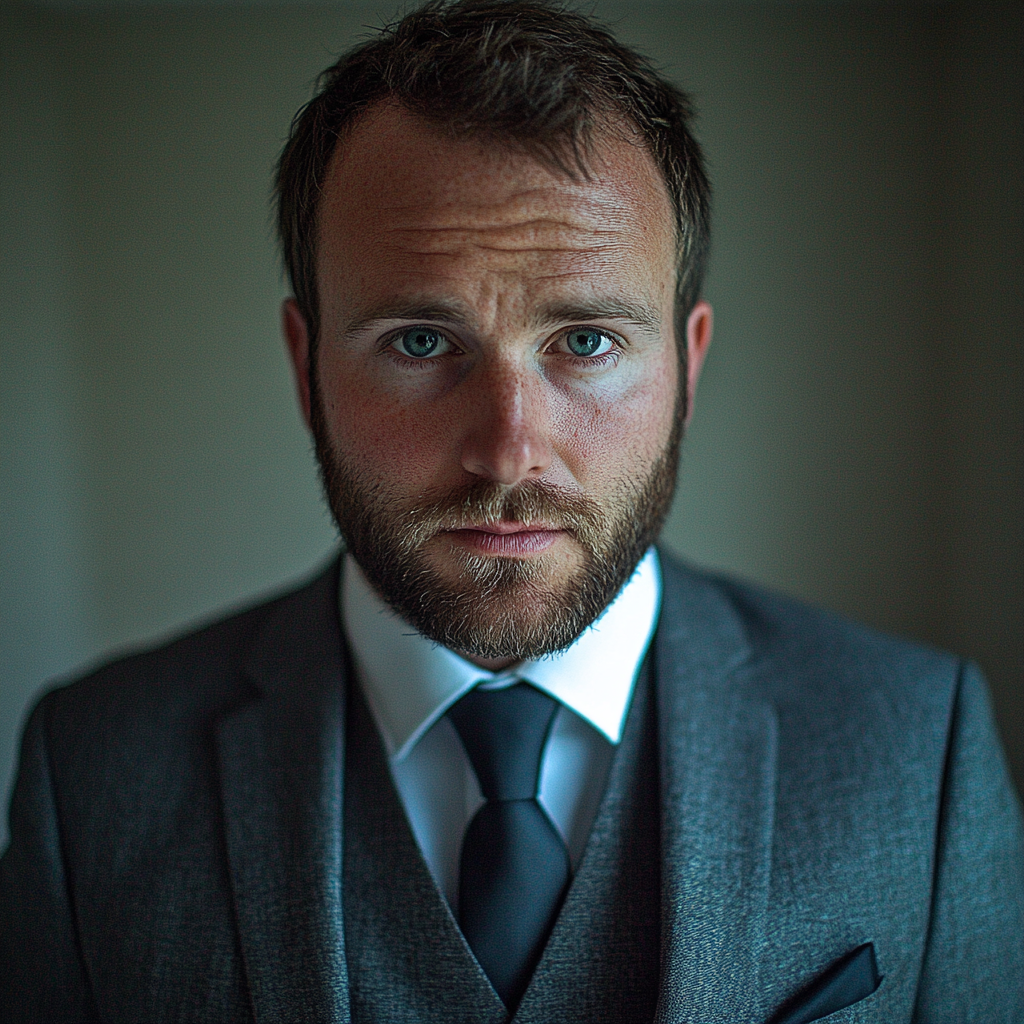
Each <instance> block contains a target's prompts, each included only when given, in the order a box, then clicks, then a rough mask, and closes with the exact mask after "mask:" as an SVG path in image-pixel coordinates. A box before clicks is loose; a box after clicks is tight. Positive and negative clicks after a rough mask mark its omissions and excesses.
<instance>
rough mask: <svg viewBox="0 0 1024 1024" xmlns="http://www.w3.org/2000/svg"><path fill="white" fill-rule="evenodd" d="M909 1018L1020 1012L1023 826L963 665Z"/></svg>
mask: <svg viewBox="0 0 1024 1024" xmlns="http://www.w3.org/2000/svg"><path fill="white" fill-rule="evenodd" d="M914 1021H915V1022H919V1024H946V1022H950V1024H953V1022H955V1024H1002V1022H1005V1024H1020V1022H1021V1021H1024V829H1022V824H1021V809H1020V804H1019V802H1018V800H1017V795H1016V793H1015V791H1014V789H1013V784H1012V783H1011V781H1010V779H1009V776H1008V773H1007V770H1006V764H1005V761H1004V760H1003V756H1002V749H1001V747H1000V744H999V739H998V736H997V734H996V730H995V724H994V722H993V718H992V712H991V708H990V706H989V702H988V695H987V691H986V688H985V684H984V681H983V680H982V678H981V675H980V673H979V672H978V671H977V669H976V668H974V667H973V666H970V665H968V666H966V667H965V668H964V670H963V671H962V673H961V678H960V684H959V689H958V693H957V697H956V702H955V705H954V709H953V717H952V722H951V726H950V734H949V746H948V749H947V754H946V769H945V778H944V783H943V795H942V806H941V808H940V814H939V824H938V831H937V836H936V859H935V880H934V887H933V890H932V910H931V922H930V928H929V934H928V940H927V945H926V948H925V956H924V963H923V965H922V971H921V979H920V985H919V988H918V994H917V1005H916V1009H915V1014H914Z"/></svg>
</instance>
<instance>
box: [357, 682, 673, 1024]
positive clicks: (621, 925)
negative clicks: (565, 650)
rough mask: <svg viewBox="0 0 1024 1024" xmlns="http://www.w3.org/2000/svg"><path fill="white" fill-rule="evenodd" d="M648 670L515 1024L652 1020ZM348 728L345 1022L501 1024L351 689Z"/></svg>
mask: <svg viewBox="0 0 1024 1024" xmlns="http://www.w3.org/2000/svg"><path fill="white" fill-rule="evenodd" d="M649 676H650V672H649V671H647V670H645V671H643V672H642V673H641V678H640V681H639V682H638V684H637V688H636V693H635V694H634V697H633V702H632V706H631V708H630V712H629V716H628V718H627V721H626V728H625V732H624V735H623V739H622V742H621V744H620V745H619V749H618V751H617V752H616V755H615V758H614V761H613V763H612V768H611V772H610V774H609V779H608V787H607V790H606V792H605V795H604V800H603V801H602V803H601V807H600V810H599V811H598V813H597V817H596V818H595V820H594V826H593V830H592V831H591V835H590V840H589V842H588V844H587V848H586V851H585V853H584V855H583V859H582V860H581V862H580V865H579V868H578V870H577V872H576V875H575V877H574V879H573V882H572V885H571V886H570V889H569V893H568V895H567V896H566V899H565V903H564V905H563V906H562V911H561V914H560V915H559V918H558V921H557V922H556V924H555V928H554V931H553V932H552V934H551V938H550V939H549V940H548V944H547V947H546V948H545V950H544V954H543V956H542V957H541V960H540V963H539V964H538V965H537V969H536V971H535V972H534V975H533V979H532V981H531V982H530V986H529V988H528V989H527V991H526V994H525V995H524V996H523V1000H522V1002H521V1003H520V1005H519V1008H518V1011H517V1013H516V1016H515V1018H514V1020H515V1022H516V1024H532V1022H538V1024H539V1022H542V1021H543V1022H550V1021H587V1022H588V1024H600V1022H603V1021H607V1022H609V1024H633V1022H636V1024H640V1022H644V1024H648V1022H650V1021H652V1020H653V1019H654V1009H655V1003H656V1001H657V990H658V968H659V931H660V866H659V856H660V844H659V832H658V775H657V763H658V759H657V729H656V724H655V720H654V704H655V702H654V700H653V699H652V695H651V692H650V691H651V685H650V682H649ZM353 690H355V688H353ZM348 721H349V727H348V738H347V742H346V750H347V753H346V760H345V819H344V830H345V831H344V847H345V849H344V876H343V896H344V914H345V956H346V960H347V962H348V974H349V985H350V996H351V1010H352V1022H353V1024H413V1022H415V1024H435V1022H436V1024H504V1022H506V1021H507V1020H508V1014H507V1013H506V1011H505V1007H504V1006H503V1005H502V1003H501V1001H500V1000H499V999H498V996H497V995H496V994H495V992H494V990H493V988H491V984H490V982H489V981H488V980H487V977H486V975H485V974H484V973H483V971H482V970H481V969H480V966H479V965H478V964H477V962H476V959H475V957H474V956H473V954H472V952H471V951H470V949H469V947H468V946H467V945H466V942H465V940H464V939H463V937H462V933H461V932H460V931H459V926H458V924H457V923H456V922H455V919H454V918H453V916H452V914H451V911H450V910H449V908H448V904H447V902H446V901H445V899H444V897H443V896H442V895H441V893H440V891H439V890H438V889H437V887H436V885H435V884H434V881H433V878H432V877H431V875H430V871H429V869H428V868H427V866H426V863H425V862H424V860H423V857H422V855H421V854H420V852H419V848H418V847H417V845H416V840H415V838H414V837H413V834H412V830H411V829H410V827H409V824H408V821H407V820H406V817H405V812H404V811H403V809H402V806H401V803H400V801H399V798H398V794H397V793H396V791H395V788H394V785H393V783H392V781H391V775H390V772H389V770H388V767H387V762H386V760H385V756H384V752H383V748H382V745H381V742H380V739H379V737H378V734H377V730H376V727H375V726H374V724H373V721H372V719H371V717H370V715H369V712H368V711H367V709H366V705H365V703H364V701H363V699H362V697H361V696H359V695H358V693H356V692H354V693H353V697H352V699H351V700H350V709H349V715H348Z"/></svg>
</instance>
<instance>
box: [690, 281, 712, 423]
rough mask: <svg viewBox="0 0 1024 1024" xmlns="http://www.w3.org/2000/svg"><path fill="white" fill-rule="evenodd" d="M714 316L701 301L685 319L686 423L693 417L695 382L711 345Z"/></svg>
mask: <svg viewBox="0 0 1024 1024" xmlns="http://www.w3.org/2000/svg"><path fill="white" fill-rule="evenodd" d="M713 321H714V314H713V312H712V309H711V306H710V305H709V304H708V303H707V302H705V301H704V300H703V299H702V300H701V301H700V302H698V303H697V304H696V305H695V306H694V307H693V309H692V310H690V315H689V316H688V317H687V319H686V422H687V423H689V422H690V417H691V416H692V415H693V399H694V395H696V393H697V381H698V380H699V379H700V371H701V368H702V367H703V366H704V357H705V356H706V355H707V354H708V346H709V345H710V344H711V328H712V325H713Z"/></svg>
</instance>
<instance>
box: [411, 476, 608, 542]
mask: <svg viewBox="0 0 1024 1024" xmlns="http://www.w3.org/2000/svg"><path fill="white" fill-rule="evenodd" d="M606 514H607V512H606V510H603V509H602V508H601V506H600V505H599V504H598V503H597V502H596V501H594V500H593V499H591V498H588V497H586V496H585V495H582V494H580V493H578V492H576V491H571V490H569V489H568V488H565V487H559V486H558V485H556V484H551V483H547V482H546V481H543V480H530V481H524V482H523V483H520V484H516V485H515V486H514V487H511V488H510V487H508V486H506V485H505V484H499V483H495V482H494V481H493V480H477V481H474V482H473V483H471V484H469V485H468V486H465V487H459V488H454V489H452V490H448V491H444V492H442V493H439V494H438V493H435V492H427V493H425V494H423V495H421V496H420V499H419V500H418V501H417V502H416V503H415V504H414V505H412V506H410V507H407V508H406V509H405V510H404V512H403V514H402V519H403V521H404V524H405V525H406V527H407V529H408V533H407V535H406V536H407V539H408V540H409V541H412V542H413V543H421V542H422V541H425V540H426V539H427V538H428V537H430V536H432V535H433V534H435V533H437V532H439V531H447V530H462V529H466V528H468V527H471V526H487V525H493V524H497V523H501V522H518V523H523V524H524V525H526V526H530V525H533V524H537V525H539V526H545V527H555V528H557V529H563V530H566V531H567V532H569V533H571V534H573V535H575V536H576V537H578V538H579V539H580V540H584V541H586V540H590V539H594V538H596V537H598V536H599V535H600V532H601V528H602V526H603V524H604V521H605V517H606Z"/></svg>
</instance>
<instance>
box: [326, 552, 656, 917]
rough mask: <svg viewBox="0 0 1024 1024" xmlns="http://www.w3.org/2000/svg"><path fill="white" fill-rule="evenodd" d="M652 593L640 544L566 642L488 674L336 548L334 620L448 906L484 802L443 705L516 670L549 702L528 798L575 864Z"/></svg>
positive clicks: (649, 625) (634, 669) (504, 682)
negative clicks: (608, 599) (617, 581)
mask: <svg viewBox="0 0 1024 1024" xmlns="http://www.w3.org/2000/svg"><path fill="white" fill-rule="evenodd" d="M660 599H661V570H660V567H659V565H658V556H657V554H656V553H655V551H654V549H653V548H651V549H650V550H649V551H648V552H647V554H646V555H645V556H644V558H643V559H642V560H641V562H640V564H639V565H638V566H637V568H636V571H635V572H634V573H633V576H632V577H631V578H630V580H629V581H628V582H627V583H626V585H625V586H624V587H623V588H622V590H621V591H620V592H619V594H618V596H617V597H616V599H615V600H614V601H613V602H612V603H611V604H610V605H609V606H608V607H607V608H606V609H605V610H604V612H603V613H602V615H601V616H600V617H599V618H598V619H597V620H596V621H595V622H594V623H593V625H591V626H589V627H588V628H587V629H586V630H584V632H583V634H582V635H581V636H580V637H579V639H578V640H576V642H575V643H574V644H573V645H572V646H571V647H569V648H568V649H567V650H565V651H562V652H561V653H558V654H554V655H549V656H548V657H546V658H541V659H539V660H536V661H523V662H520V663H519V664H518V665H515V666H512V667H511V668H508V669H505V670H503V671H502V672H489V671H488V670H487V669H482V668H480V667H479V666H477V665H474V664H472V663H471V662H469V661H467V660H466V659H465V658H462V657H460V656H459V655H457V654H455V653H454V651H450V650H449V649H448V648H446V647H442V646H440V645H439V644H435V643H434V642H433V641H431V640H428V639H426V637H424V636H422V635H421V634H419V633H417V632H416V631H415V630H414V629H413V628H412V627H411V626H410V625H408V624H407V623H406V622H405V621H404V620H403V619H401V618H399V617H398V616H397V615H396V614H395V613H394V612H393V611H392V610H391V609H390V608H389V607H388V606H387V605H386V604H385V603H384V601H383V600H382V599H381V598H380V597H379V596H378V594H377V593H376V591H375V590H374V589H373V588H372V587H371V586H370V584H369V583H368V582H367V580H366V577H365V576H364V575H363V573H362V571H361V570H360V568H359V566H358V565H357V564H356V562H355V561H354V560H353V558H352V556H351V555H349V556H346V558H345V565H344V569H343V572H342V576H341V594H340V604H341V619H342V623H343V625H344V629H345V633H346V635H347V637H348V641H349V644H350V647H351V650H352V656H353V660H354V662H355V669H356V673H357V676H358V680H359V683H360V685H361V687H362V691H363V694H364V695H365V697H366V700H367V703H368V704H369V706H370V711H371V713H372V714H373V717H374V720H375V721H376V723H377V727H378V729H379V730H380V734H381V738H382V739H383V741H384V746H385V750H386V752H387V755H388V759H389V763H390V766H391V774H392V777H393V778H394V781H395V787H396V789H397V790H398V795H399V797H400V798H401V800H402V804H403V805H404V807H405V812H406V815H407V817H408V819H409V824H410V825H411V826H412V831H413V835H415V837H416V841H417V843H418V844H419V847H420V850H421V851H422V853H423V858H424V860H425V861H426V863H427V866H428V867H429V869H430V872H431V874H432V875H433V877H434V881H435V882H436V883H437V886H438V888H439V889H440V890H441V892H442V893H444V895H445V898H446V899H447V900H448V904H449V906H451V907H452V908H455V907H457V906H458V888H459V855H460V850H461V847H462V837H463V834H464V833H465V830H466V826H467V825H468V824H469V822H470V820H471V819H472V817H473V815H474V814H475V813H476V812H477V810H478V809H479V807H480V806H481V805H482V804H483V802H484V800H483V797H482V796H481V794H480V787H479V785H478V783H477V780H476V775H475V773H474V771H473V768H472V765H471V764H470V761H469V758H468V757H467V755H466V752H465V750H464V748H463V746H462V742H461V741H460V739H459V737H458V734H457V733H456V731H455V727H454V726H453V725H452V724H451V722H450V721H449V720H448V718H447V717H445V712H446V711H447V710H448V709H449V708H450V707H451V706H452V705H453V704H454V703H455V702H456V701H457V700H459V698H460V697H463V696H465V695H466V694H467V693H468V692H469V691H470V690H472V689H473V688H474V687H475V686H481V687H483V688H484V689H498V688H501V687H505V686H512V685H514V684H515V683H517V682H519V681H522V680H525V681H527V682H529V683H532V684H533V685H534V686H535V687H537V689H539V690H543V691H544V692H545V693H547V694H549V695H550V696H552V697H554V698H555V700H557V701H558V702H559V704H560V705H561V707H559V709H558V711H557V712H556V715H555V720H554V723H553V725H552V728H551V732H550V734H549V737H548V741H547V744H546V746H545V748H544V754H543V757H542V760H541V773H540V786H539V791H538V801H539V802H540V803H541V805H542V806H543V807H544V809H545V811H547V813H548V815H549V816H550V818H551V820H552V821H553V822H554V824H555V827H556V828H557V829H558V830H559V832H560V833H561V835H562V838H563V839H564V840H565V842H566V846H567V847H568V850H569V857H570V860H571V862H572V866H573V869H574V870H575V868H576V866H577V864H578V863H579V859H580V857H581V856H582V855H583V849H584V847H585V846H586V843H587V838H588V836H589V835H590V827H591V825H592V824H593V820H594V816H595V814H596V813H597V809H598V805H599V804H600V802H601V797H602V795H603V792H604V785H605V780H606V778H607V775H608V769H609V767H610V765H611V760H612V756H613V754H614V750H615V746H616V745H617V744H618V742H619V740H620V739H621V738H622V729H623V726H624V724H625V720H626V712H627V711H628V710H629V702H630V697H631V696H632V693H633V685H634V683H635V681H636V677H637V675H638V673H639V671H640V667H641V665H642V663H643V659H644V655H645V654H646V652H647V646H648V644H649V643H650V639H651V635H652V634H653V632H654V627H655V624H656V622H657V618H658V606H659V603H660Z"/></svg>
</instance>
